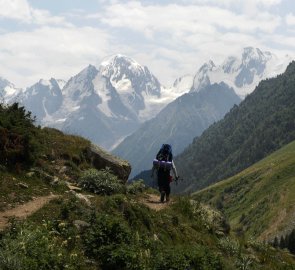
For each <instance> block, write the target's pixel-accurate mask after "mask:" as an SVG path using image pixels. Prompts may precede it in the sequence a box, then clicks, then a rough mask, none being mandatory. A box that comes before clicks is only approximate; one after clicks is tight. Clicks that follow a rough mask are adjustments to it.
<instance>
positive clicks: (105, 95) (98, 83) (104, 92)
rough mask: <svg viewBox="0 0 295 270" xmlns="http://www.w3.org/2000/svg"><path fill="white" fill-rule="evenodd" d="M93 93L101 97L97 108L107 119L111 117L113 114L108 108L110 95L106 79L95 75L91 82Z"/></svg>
mask: <svg viewBox="0 0 295 270" xmlns="http://www.w3.org/2000/svg"><path fill="white" fill-rule="evenodd" d="M92 83H93V85H94V90H95V92H96V93H97V94H98V95H99V96H100V97H101V99H102V102H101V103H100V104H98V105H97V108H98V109H99V110H100V111H101V112H102V113H104V114H105V115H106V116H108V117H112V116H113V113H112V111H111V109H110V107H109V101H110V100H111V93H110V91H109V89H108V88H107V86H106V78H104V77H102V76H101V75H99V74H98V75H97V76H96V77H95V78H94V80H93V81H92Z"/></svg>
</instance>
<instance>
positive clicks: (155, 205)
mask: <svg viewBox="0 0 295 270" xmlns="http://www.w3.org/2000/svg"><path fill="white" fill-rule="evenodd" d="M141 202H142V203H143V204H145V205H146V206H147V207H149V208H151V209H153V210H155V211H160V210H162V209H164V208H166V207H167V206H168V205H169V204H171V203H172V201H170V202H169V203H167V202H165V203H161V202H160V195H155V194H148V195H147V196H145V197H144V198H142V199H141Z"/></svg>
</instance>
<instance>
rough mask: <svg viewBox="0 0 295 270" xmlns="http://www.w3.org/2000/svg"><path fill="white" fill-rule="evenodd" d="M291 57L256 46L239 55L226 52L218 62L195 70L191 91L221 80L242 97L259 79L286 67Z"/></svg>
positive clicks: (281, 71)
mask: <svg viewBox="0 0 295 270" xmlns="http://www.w3.org/2000/svg"><path fill="white" fill-rule="evenodd" d="M290 61H291V58H290V57H289V56H286V57H285V58H283V59H279V58H278V57H277V56H276V55H274V54H272V53H270V52H268V51H265V52H263V51H261V50H260V49H258V48H253V47H247V48H244V50H243V52H242V54H241V57H235V56H229V57H228V58H227V59H225V61H224V62H223V63H222V64H221V65H219V66H217V65H215V64H214V63H213V61H211V60H210V61H209V62H208V63H205V64H204V65H203V66H202V67H201V68H200V69H199V70H198V72H197V73H196V75H195V77H194V81H193V85H192V87H191V92H198V91H200V90H201V89H202V88H204V87H206V86H207V85H210V84H214V83H220V82H224V83H226V84H227V85H228V86H229V87H232V88H233V89H234V90H235V91H236V93H237V94H238V95H239V96H240V97H242V98H244V97H245V96H246V95H247V94H249V93H251V92H252V91H253V90H254V89H255V87H256V86H257V85H258V83H259V82H260V81H261V80H263V79H266V78H270V77H273V76H276V75H278V74H280V73H283V72H284V71H285V70H286V67H287V65H288V64H289V63H290Z"/></svg>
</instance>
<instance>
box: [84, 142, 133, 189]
mask: <svg viewBox="0 0 295 270" xmlns="http://www.w3.org/2000/svg"><path fill="white" fill-rule="evenodd" d="M87 152H88V157H89V158H90V159H91V163H92V165H93V166H94V167H95V168H96V169H98V170H101V169H105V168H106V167H109V168H110V169H111V171H112V172H113V174H114V175H116V176H117V177H118V178H119V179H120V180H122V181H123V182H124V183H126V182H127V180H128V177H129V175H130V172H131V166H130V164H129V162H128V161H126V160H123V159H120V158H118V157H116V156H113V155H111V154H110V153H108V152H106V151H105V150H103V149H102V148H100V147H99V146H97V145H94V144H92V145H91V146H90V147H89V148H88V149H87Z"/></svg>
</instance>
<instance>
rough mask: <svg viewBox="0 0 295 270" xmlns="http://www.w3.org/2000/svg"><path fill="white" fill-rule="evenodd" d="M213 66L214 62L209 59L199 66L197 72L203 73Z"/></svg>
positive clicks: (210, 69)
mask: <svg viewBox="0 0 295 270" xmlns="http://www.w3.org/2000/svg"><path fill="white" fill-rule="evenodd" d="M215 67H216V65H215V64H214V62H213V61H212V60H209V61H208V62H207V63H205V64H203V65H202V66H201V68H200V69H199V72H203V73H204V72H208V71H212V70H213V69H214V68H215Z"/></svg>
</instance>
